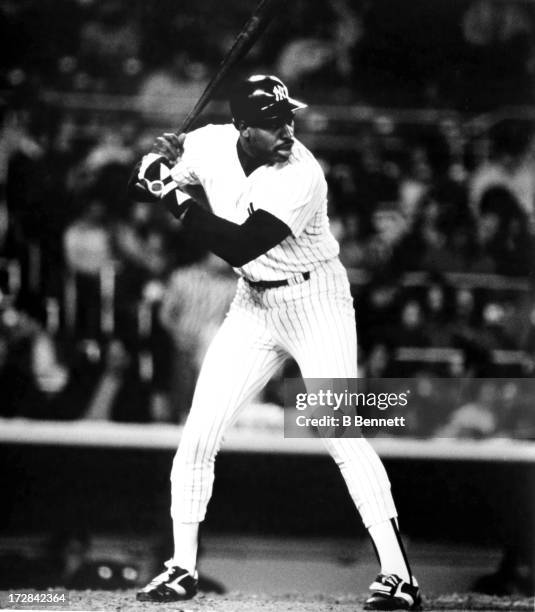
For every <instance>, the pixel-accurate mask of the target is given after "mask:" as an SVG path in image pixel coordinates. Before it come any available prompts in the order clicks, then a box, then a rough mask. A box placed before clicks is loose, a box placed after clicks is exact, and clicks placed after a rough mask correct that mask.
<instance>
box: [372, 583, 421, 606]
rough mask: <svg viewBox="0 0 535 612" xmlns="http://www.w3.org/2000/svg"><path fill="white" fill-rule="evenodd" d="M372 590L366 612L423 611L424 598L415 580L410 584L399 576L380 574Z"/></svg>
mask: <svg viewBox="0 0 535 612" xmlns="http://www.w3.org/2000/svg"><path fill="white" fill-rule="evenodd" d="M370 590H371V592H372V594H371V595H370V597H368V599H367V600H366V603H365V604H364V609H365V610H421V604H422V598H421V596H420V589H419V588H418V583H417V582H416V580H415V579H414V578H413V579H412V580H411V582H410V583H409V582H405V581H404V580H402V579H401V578H400V577H399V576H398V575H397V574H387V575H385V574H379V575H378V576H377V578H376V579H375V581H374V582H372V584H370Z"/></svg>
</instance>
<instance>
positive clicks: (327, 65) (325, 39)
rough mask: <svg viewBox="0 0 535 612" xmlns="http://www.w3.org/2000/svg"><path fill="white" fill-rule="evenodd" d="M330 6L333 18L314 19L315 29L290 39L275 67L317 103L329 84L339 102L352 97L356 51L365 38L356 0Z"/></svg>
mask: <svg viewBox="0 0 535 612" xmlns="http://www.w3.org/2000/svg"><path fill="white" fill-rule="evenodd" d="M329 8H330V9H331V15H330V16H329V17H330V18H329V17H325V18H324V19H323V20H318V21H316V22H315V24H316V28H315V29H316V32H313V31H312V30H310V31H309V32H307V36H306V37H305V36H303V37H298V38H295V39H293V40H290V41H288V42H287V44H286V45H285V46H284V47H283V49H282V51H281V53H280V55H279V57H278V59H277V62H276V67H275V72H276V73H277V74H278V75H279V76H280V78H281V79H282V80H283V81H284V82H286V83H288V85H289V87H290V88H291V89H293V90H294V91H297V90H298V91H302V92H303V95H306V96H307V97H308V98H309V99H311V100H313V101H315V102H319V101H323V99H324V98H325V96H324V93H323V92H325V91H326V89H325V88H326V87H327V88H328V89H329V90H330V94H331V97H332V95H333V91H334V92H336V97H337V99H338V101H341V100H348V99H349V98H350V96H351V90H350V89H348V84H350V83H351V76H352V72H353V53H354V49H355V46H356V45H357V43H358V42H359V40H360V39H361V37H362V28H363V24H362V20H361V18H360V15H359V14H358V13H357V12H356V10H355V6H354V3H353V5H351V4H350V3H349V2H348V1H347V0H334V1H333V2H331V3H329ZM318 24H319V25H318Z"/></svg>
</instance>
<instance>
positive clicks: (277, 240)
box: [129, 75, 420, 610]
mask: <svg viewBox="0 0 535 612" xmlns="http://www.w3.org/2000/svg"><path fill="white" fill-rule="evenodd" d="M305 106H306V105H305V104H303V103H301V102H298V101H297V100H294V99H292V98H291V97H289V95H288V90H287V88H286V86H285V85H284V84H283V83H282V81H280V80H279V79H278V78H276V77H273V76H265V75H255V76H252V77H250V78H248V79H247V80H246V81H244V82H243V83H241V84H240V85H239V86H238V87H237V88H236V89H235V90H234V92H233V95H232V96H231V100H230V110H231V114H232V123H229V124H226V125H207V126H205V127H202V128H200V129H197V130H195V131H193V132H191V133H189V134H187V135H184V134H181V135H180V136H176V135H175V134H164V135H163V136H161V137H159V138H157V139H156V142H155V144H154V146H153V149H152V151H151V152H150V153H149V154H148V155H146V156H145V157H144V158H143V159H142V160H141V162H140V164H139V165H138V167H137V169H136V170H135V172H134V175H133V177H132V180H131V181H130V186H129V187H130V192H131V195H132V197H134V198H137V199H146V200H149V201H150V200H152V201H154V200H157V199H159V200H161V201H162V202H163V203H164V204H165V205H166V206H167V207H168V208H169V209H170V210H171V212H172V213H173V214H174V215H175V216H176V217H179V218H181V219H182V222H183V225H184V228H185V231H187V232H190V233H191V234H192V235H193V236H194V238H195V239H196V240H197V241H198V242H199V243H200V244H202V245H203V246H204V247H206V248H208V249H209V250H211V251H212V252H213V253H215V254H216V255H218V256H220V257H221V258H223V259H225V260H226V261H227V262H228V263H229V264H230V265H231V266H233V267H234V268H235V271H236V272H237V274H238V276H239V280H238V286H237V291H236V295H235V297H234V300H233V302H232V305H231V307H230V310H229V312H228V315H227V317H226V319H225V321H224V322H223V324H222V326H221V328H220V329H219V331H218V333H217V335H216V337H215V338H214V340H213V341H212V343H211V345H210V347H209V349H208V352H207V354H206V356H205V359H204V362H203V365H202V368H201V371H200V374H199V377H198V380H197V385H196V389H195V394H194V397H193V402H192V406H191V410H190V413H189V416H188V419H187V422H186V424H185V426H184V432H183V435H182V439H181V441H180V445H179V448H178V451H177V453H176V456H175V459H174V462H173V468H172V472H171V494H172V501H171V516H172V519H173V536H174V546H175V548H174V555H173V557H172V558H171V559H170V560H169V561H167V562H166V563H165V571H163V572H162V573H161V574H160V575H158V576H157V577H156V578H154V580H152V581H151V582H150V583H149V584H148V585H147V586H146V587H145V588H144V589H142V590H141V591H140V592H139V593H138V594H137V599H138V600H140V601H151V602H170V601H177V600H183V599H189V598H191V597H193V596H194V595H195V593H196V590H197V572H196V556H197V538H198V530H199V523H200V522H201V521H203V519H204V517H205V513H206V507H207V505H208V502H209V500H210V496H211V494H212V486H213V482H214V461H215V457H216V454H217V452H218V450H219V447H220V445H221V441H222V438H223V435H224V433H225V431H226V430H227V428H228V427H229V425H230V424H231V423H232V422H233V421H234V419H235V418H236V417H237V415H238V413H239V411H240V410H241V409H242V408H243V407H244V406H245V405H246V404H247V403H248V401H249V400H250V399H251V398H252V397H254V396H255V395H256V394H257V393H258V392H259V391H260V390H261V389H262V388H263V387H264V385H265V384H266V383H267V381H268V380H269V379H270V377H271V376H272V375H273V374H274V373H275V371H276V370H277V369H278V368H279V367H280V366H281V364H282V363H283V362H284V361H285V360H286V359H288V358H289V357H293V358H294V359H295V360H296V362H297V364H298V365H299V368H300V370H301V374H302V376H303V378H305V379H307V378H310V379H313V378H356V377H357V357H356V349H357V341H356V327H355V314H354V310H353V300H352V297H351V293H350V287H349V282H348V279H347V274H346V271H345V269H344V268H343V266H342V264H341V263H340V261H339V259H338V250H339V248H338V243H337V242H336V240H335V239H334V237H333V236H332V234H331V233H330V231H329V225H328V218H327V198H326V196H327V186H326V181H325V177H324V175H323V172H322V170H321V167H320V165H319V164H318V162H317V161H316V159H315V158H314V157H313V155H312V154H311V152H310V151H309V150H308V149H307V148H306V147H305V146H304V145H303V144H302V143H300V142H299V141H298V140H297V139H296V138H295V136H294V113H295V112H296V111H298V110H299V109H301V108H303V107H305ZM196 186H197V187H198V186H201V187H202V188H203V190H204V193H205V194H206V199H207V200H208V203H209V210H208V209H207V207H206V206H205V205H202V204H199V203H197V202H196V201H194V200H193V199H192V198H191V197H190V195H189V194H191V193H192V191H191V189H192V188H195V187H196ZM323 442H324V443H325V445H326V447H327V449H328V451H329V452H330V454H331V455H332V457H333V458H334V460H335V461H336V463H337V464H338V466H339V468H340V471H341V472H342V475H343V477H344V479H345V481H346V484H347V486H348V489H349V493H350V495H351V497H352V499H353V501H354V503H355V506H356V507H357V509H358V511H359V513H360V516H361V518H362V520H363V522H364V525H365V526H366V528H367V529H368V531H369V534H370V536H371V539H372V541H373V543H374V546H375V549H376V552H377V556H378V559H379V562H380V566H381V571H380V573H379V575H378V576H377V578H376V579H375V580H374V582H373V583H372V584H371V587H370V589H371V596H370V597H369V599H368V600H367V602H366V608H367V609H370V610H395V609H415V608H417V607H418V606H419V604H420V593H419V588H418V585H417V583H416V580H415V578H414V577H413V575H412V573H411V570H410V567H409V564H408V561H407V556H406V554H405V551H404V549H403V545H402V542H401V538H400V536H399V532H398V523H397V514H396V508H395V505H394V501H393V499H392V495H391V491H390V483H389V480H388V477H387V474H386V472H385V469H384V467H383V465H382V463H381V461H380V459H379V457H378V456H377V454H376V453H375V451H374V450H373V448H372V447H371V446H370V445H369V443H368V442H367V441H366V440H364V439H362V438H357V439H343V438H326V439H323Z"/></svg>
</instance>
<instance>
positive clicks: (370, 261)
mask: <svg viewBox="0 0 535 612" xmlns="http://www.w3.org/2000/svg"><path fill="white" fill-rule="evenodd" d="M372 230H373V233H372V235H371V236H370V238H369V239H368V240H367V241H366V242H365V243H364V245H363V250H362V251H363V252H362V262H361V265H362V266H363V267H364V268H366V269H368V270H370V271H372V272H375V273H382V272H384V271H385V270H386V269H387V268H388V267H389V265H390V264H392V262H393V259H394V256H395V254H396V253H397V250H398V247H399V245H400V244H401V241H402V239H403V237H404V236H405V234H406V231H407V224H406V222H405V219H404V218H403V216H402V214H401V212H400V211H399V207H398V205H397V202H381V203H380V204H379V205H378V206H377V208H376V210H375V211H374V212H373V213H372Z"/></svg>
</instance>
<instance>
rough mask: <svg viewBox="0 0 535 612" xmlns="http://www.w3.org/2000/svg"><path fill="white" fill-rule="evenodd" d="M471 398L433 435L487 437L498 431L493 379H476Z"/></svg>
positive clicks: (496, 391) (495, 390)
mask: <svg viewBox="0 0 535 612" xmlns="http://www.w3.org/2000/svg"><path fill="white" fill-rule="evenodd" d="M474 387H475V388H474V389H473V394H474V397H473V400H471V401H469V402H467V403H466V404H463V405H462V406H460V407H459V408H457V409H456V410H455V411H454V412H453V414H452V415H451V417H450V419H449V422H448V423H446V424H445V425H444V426H443V427H440V428H439V429H438V430H437V432H436V433H435V436H437V437H443V438H474V439H479V438H488V437H491V436H494V435H496V434H498V433H499V418H498V413H497V408H498V406H497V401H498V390H497V387H496V383H494V382H493V381H485V382H481V381H478V382H477V383H476V384H475V385H474Z"/></svg>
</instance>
